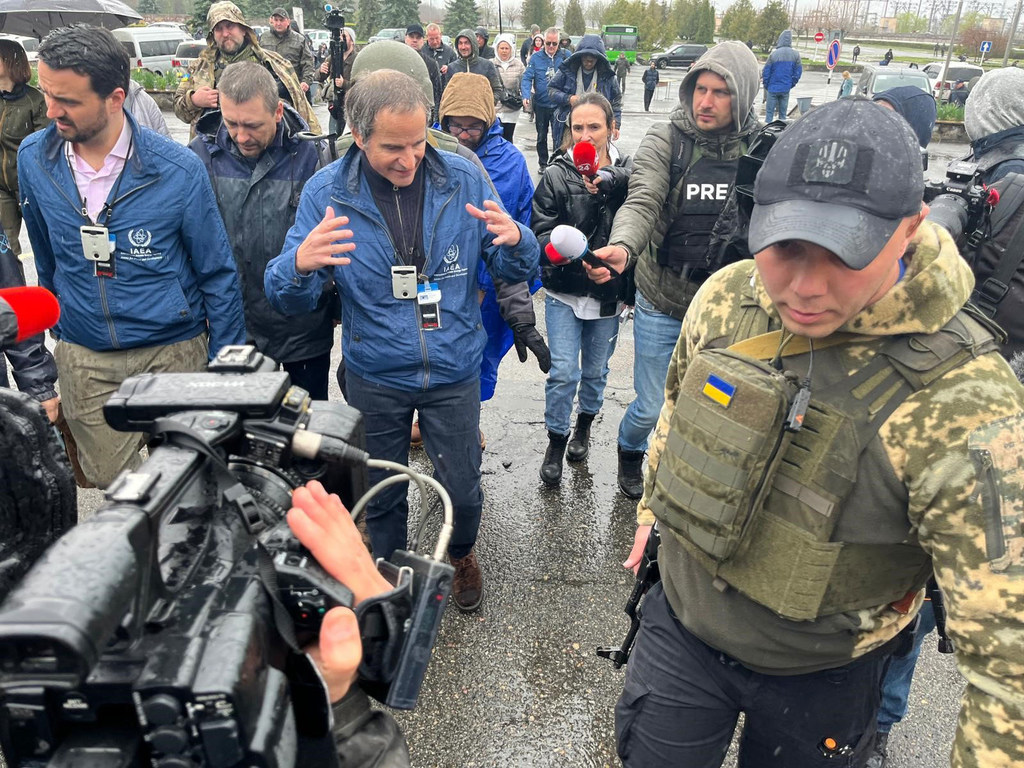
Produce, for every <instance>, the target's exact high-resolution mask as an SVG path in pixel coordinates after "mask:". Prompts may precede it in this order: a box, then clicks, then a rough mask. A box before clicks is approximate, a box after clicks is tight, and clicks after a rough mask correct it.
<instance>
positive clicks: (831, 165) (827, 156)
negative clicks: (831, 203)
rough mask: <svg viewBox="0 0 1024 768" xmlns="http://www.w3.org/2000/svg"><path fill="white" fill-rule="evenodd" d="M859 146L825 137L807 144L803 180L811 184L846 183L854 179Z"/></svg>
mask: <svg viewBox="0 0 1024 768" xmlns="http://www.w3.org/2000/svg"><path fill="white" fill-rule="evenodd" d="M857 155H858V147H857V145H856V144H854V143H853V142H851V141H845V140H843V139H823V140H821V141H815V142H813V143H811V144H809V145H807V159H806V160H805V161H804V170H803V180H804V181H806V182H808V183H810V184H835V185H845V184H849V183H850V182H851V181H853V177H854V172H855V171H856V168H857Z"/></svg>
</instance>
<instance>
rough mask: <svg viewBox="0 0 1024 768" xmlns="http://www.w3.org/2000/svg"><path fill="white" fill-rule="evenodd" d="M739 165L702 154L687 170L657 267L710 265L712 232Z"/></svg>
mask: <svg viewBox="0 0 1024 768" xmlns="http://www.w3.org/2000/svg"><path fill="white" fill-rule="evenodd" d="M736 163H737V161H736V160H716V159H714V158H710V157H706V156H703V155H702V156H701V157H700V158H699V159H698V160H697V161H696V162H695V163H693V165H691V166H690V168H689V170H687V171H686V175H685V178H684V179H683V180H682V183H681V185H680V189H679V197H678V202H677V205H676V215H675V217H674V218H673V220H672V223H671V224H669V227H668V230H667V231H666V232H665V236H664V238H663V239H662V243H661V246H660V247H659V248H658V253H657V261H658V266H660V267H668V268H669V269H671V270H673V271H675V272H681V271H682V270H684V269H703V268H705V267H706V266H707V262H708V243H709V242H710V240H711V230H712V229H713V228H714V226H715V222H716V221H717V220H718V215H719V214H720V213H721V212H722V209H723V208H724V207H725V203H726V201H727V200H728V198H729V187H730V185H731V184H732V183H733V181H735V179H736ZM704 277H706V275H704Z"/></svg>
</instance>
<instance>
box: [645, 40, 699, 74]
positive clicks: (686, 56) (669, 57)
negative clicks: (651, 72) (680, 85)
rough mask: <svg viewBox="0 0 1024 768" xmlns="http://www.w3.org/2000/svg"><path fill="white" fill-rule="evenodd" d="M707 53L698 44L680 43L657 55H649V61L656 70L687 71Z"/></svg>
mask: <svg viewBox="0 0 1024 768" xmlns="http://www.w3.org/2000/svg"><path fill="white" fill-rule="evenodd" d="M707 52H708V47H707V46H706V45H701V44H699V43H680V44H679V45H673V46H672V47H671V48H669V49H668V50H667V51H658V52H657V53H652V54H651V61H653V62H654V65H655V66H656V67H657V68H658V69H664V68H665V67H685V68H686V69H689V68H690V66H691V65H692V64H693V62H695V61H696V60H697V59H699V58H700V57H701V56H703V55H704V54H705V53H707Z"/></svg>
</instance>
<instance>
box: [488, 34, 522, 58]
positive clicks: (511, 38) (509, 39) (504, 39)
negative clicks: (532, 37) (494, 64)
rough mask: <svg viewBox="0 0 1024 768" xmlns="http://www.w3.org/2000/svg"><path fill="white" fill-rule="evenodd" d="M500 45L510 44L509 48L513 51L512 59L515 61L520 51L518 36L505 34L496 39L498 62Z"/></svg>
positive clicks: (495, 51) (495, 54) (495, 55)
mask: <svg viewBox="0 0 1024 768" xmlns="http://www.w3.org/2000/svg"><path fill="white" fill-rule="evenodd" d="M498 43H508V47H509V48H511V49H512V58H513V59H514V58H515V57H516V56H517V55H518V51H519V49H518V48H516V36H515V35H510V34H508V33H504V34H501V35H498V36H496V37H495V38H494V58H495V59H497V60H498V61H501V59H499V58H498Z"/></svg>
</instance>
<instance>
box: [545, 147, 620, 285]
mask: <svg viewBox="0 0 1024 768" xmlns="http://www.w3.org/2000/svg"><path fill="white" fill-rule="evenodd" d="M601 170H602V171H605V170H607V171H609V172H610V173H611V178H610V179H605V180H602V181H601V183H600V184H599V185H598V188H599V189H600V190H601V192H599V193H598V194H596V195H592V194H590V193H589V192H588V191H587V188H586V187H585V186H584V184H583V177H582V176H580V172H579V171H577V170H576V166H575V165H573V162H572V156H571V155H570V154H569V153H568V152H565V151H560V152H559V153H558V154H556V155H555V157H554V159H553V160H552V161H551V164H550V165H549V166H548V167H547V168H546V169H545V170H544V175H543V176H541V179H540V184H538V185H537V190H536V191H535V192H534V193H533V223H532V225H531V227H532V229H533V232H534V234H535V235H537V240H538V241H539V242H540V246H541V256H540V265H541V282H542V283H544V287H545V288H547V289H548V290H551V291H558V292H560V293H568V294H571V295H574V296H593V297H594V298H596V299H600V300H602V301H610V300H612V299H624V298H626V282H627V280H626V279H625V276H623V277H619V278H616V279H615V280H611V281H609V282H607V283H604V284H603V285H598V284H597V283H595V282H593V281H592V280H591V279H590V278H588V277H587V273H586V270H585V269H584V268H583V264H582V263H580V262H575V263H572V264H567V265H565V266H561V267H556V266H553V265H552V264H551V262H549V261H548V259H547V256H546V255H545V254H544V248H545V247H546V246H547V244H548V242H550V236H551V230H553V229H554V228H555V227H556V226H557V225H559V224H569V225H571V226H573V227H576V229H578V230H580V231H581V232H582V233H583V234H584V235H586V237H587V242H589V243H590V249H591V250H596V249H598V248H601V247H603V246H605V245H607V244H608V235H609V233H610V232H611V230H612V219H613V218H615V212H616V211H617V210H618V209H619V206H620V205H622V203H623V202H624V201H625V199H626V190H627V187H628V186H629V175H630V173H632V171H633V159H632V158H631V157H619V159H618V160H617V161H616V162H615V164H614V165H610V166H605V168H602V169H601Z"/></svg>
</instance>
